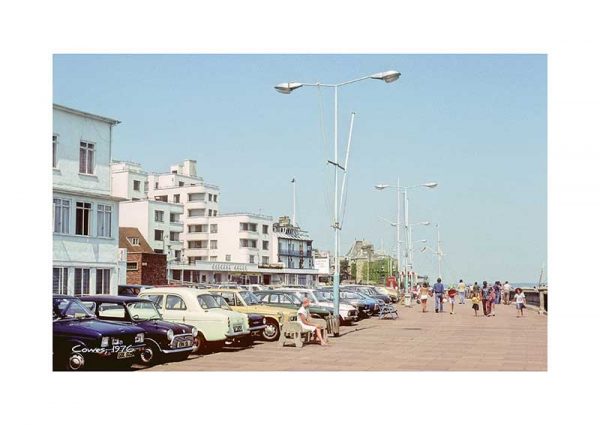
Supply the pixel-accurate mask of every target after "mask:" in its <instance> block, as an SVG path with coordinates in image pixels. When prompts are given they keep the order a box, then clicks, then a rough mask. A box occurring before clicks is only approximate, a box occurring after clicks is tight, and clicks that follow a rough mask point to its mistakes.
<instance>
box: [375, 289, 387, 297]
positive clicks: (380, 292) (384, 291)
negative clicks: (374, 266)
mask: <svg viewBox="0 0 600 425" xmlns="http://www.w3.org/2000/svg"><path fill="white" fill-rule="evenodd" d="M373 289H374V291H375V292H377V293H379V294H381V295H387V294H388V293H387V291H386V290H385V289H383V288H373Z"/></svg>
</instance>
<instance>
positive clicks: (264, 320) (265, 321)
mask: <svg viewBox="0 0 600 425" xmlns="http://www.w3.org/2000/svg"><path fill="white" fill-rule="evenodd" d="M266 324H267V319H265V318H264V317H263V325H266Z"/></svg>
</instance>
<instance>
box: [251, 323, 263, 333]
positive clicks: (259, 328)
mask: <svg viewBox="0 0 600 425" xmlns="http://www.w3.org/2000/svg"><path fill="white" fill-rule="evenodd" d="M266 327H267V325H260V326H253V327H251V328H249V329H248V331H249V332H250V333H255V332H259V331H262V330H263V329H264V328H266Z"/></svg>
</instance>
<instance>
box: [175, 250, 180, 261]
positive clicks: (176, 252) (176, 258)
mask: <svg viewBox="0 0 600 425" xmlns="http://www.w3.org/2000/svg"><path fill="white" fill-rule="evenodd" d="M174 255H175V260H176V261H181V250H179V249H176V250H175V254H174Z"/></svg>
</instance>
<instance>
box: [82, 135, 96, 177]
mask: <svg viewBox="0 0 600 425" xmlns="http://www.w3.org/2000/svg"><path fill="white" fill-rule="evenodd" d="M79 172H80V173H82V174H94V144H93V143H89V142H81V143H79Z"/></svg>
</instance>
